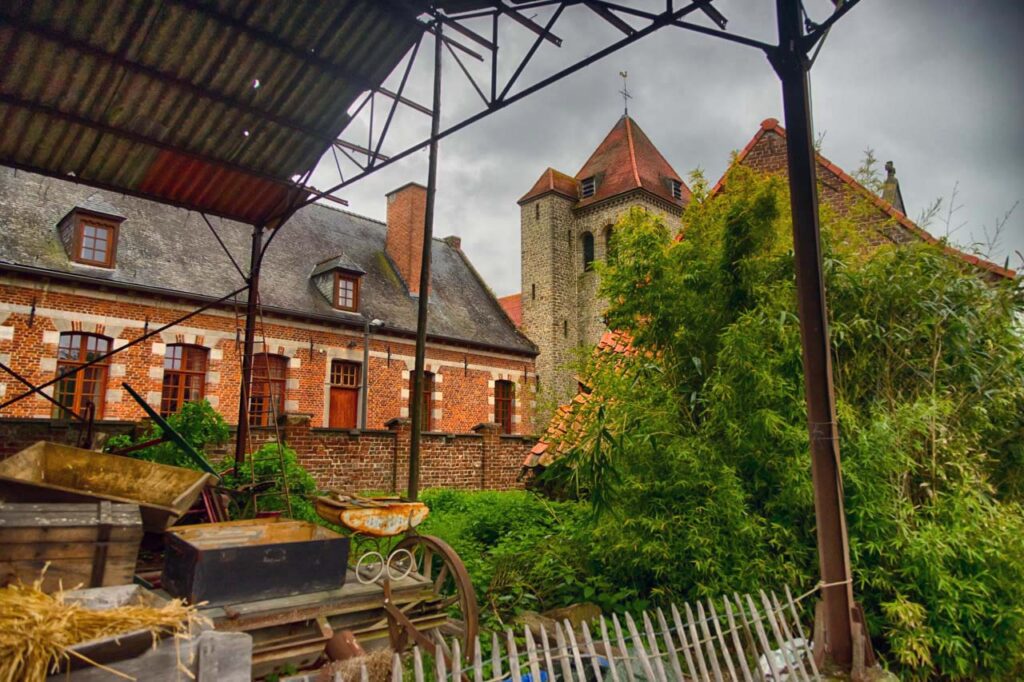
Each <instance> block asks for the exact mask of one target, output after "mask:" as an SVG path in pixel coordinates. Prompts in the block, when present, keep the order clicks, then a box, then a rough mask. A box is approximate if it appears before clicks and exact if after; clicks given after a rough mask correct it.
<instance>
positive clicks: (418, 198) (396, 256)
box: [385, 182, 427, 296]
mask: <svg viewBox="0 0 1024 682" xmlns="http://www.w3.org/2000/svg"><path fill="white" fill-rule="evenodd" d="M387 197H388V231H387V241H386V245H385V249H386V250H387V253H388V257H389V258H391V262H393V263H394V264H395V266H396V267H397V268H398V274H399V275H401V276H402V279H403V280H404V281H405V286H406V287H407V288H408V289H409V293H410V294H412V295H413V296H419V295H420V270H421V268H422V265H423V263H422V255H423V221H424V219H425V217H426V214H427V188H426V187H424V186H423V185H421V184H419V183H415V182H410V183H407V184H405V185H402V186H401V187H399V188H398V189H396V190H394V191H392V192H389V193H388V195H387Z"/></svg>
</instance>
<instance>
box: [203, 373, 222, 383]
mask: <svg viewBox="0 0 1024 682" xmlns="http://www.w3.org/2000/svg"><path fill="white" fill-rule="evenodd" d="M206 383H208V384H213V385H217V384H219V383H220V372H207V373H206Z"/></svg>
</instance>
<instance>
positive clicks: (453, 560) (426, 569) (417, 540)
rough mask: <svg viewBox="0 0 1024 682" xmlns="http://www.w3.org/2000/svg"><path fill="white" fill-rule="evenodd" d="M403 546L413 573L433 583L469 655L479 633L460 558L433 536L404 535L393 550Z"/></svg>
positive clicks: (470, 584)
mask: <svg viewBox="0 0 1024 682" xmlns="http://www.w3.org/2000/svg"><path fill="white" fill-rule="evenodd" d="M403 549H404V550H407V551H408V552H409V553H410V554H411V555H412V557H413V562H414V570H413V573H414V574H418V575H419V576H421V577H422V578H425V579H427V580H429V581H431V582H432V583H433V584H434V594H435V595H437V597H438V598H439V599H440V608H441V611H442V612H444V613H446V614H447V615H448V620H449V622H450V623H451V625H452V629H453V630H454V633H453V634H455V635H456V636H457V637H458V638H459V642H460V644H461V645H462V651H463V652H464V655H465V656H466V657H467V658H469V657H471V656H472V655H473V649H472V647H473V643H474V642H475V641H476V636H477V633H478V632H479V629H478V625H479V624H478V616H479V610H478V608H477V603H476V591H475V590H474V589H473V582H472V581H471V580H470V579H469V573H468V572H467V571H466V566H465V564H463V563H462V559H460V558H459V555H458V554H456V553H455V550H454V549H452V548H451V546H450V545H448V543H446V542H445V541H444V540H441V539H440V538H437V537H434V536H433V535H409V536H406V537H405V538H403V539H402V541H401V542H399V543H398V545H396V546H395V551H396V552H397V551H398V550H403Z"/></svg>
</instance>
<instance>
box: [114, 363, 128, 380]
mask: <svg viewBox="0 0 1024 682" xmlns="http://www.w3.org/2000/svg"><path fill="white" fill-rule="evenodd" d="M126 373H127V368H126V367H125V366H124V365H123V364H119V363H115V364H112V365H111V366H110V376H111V377H123V376H124V375H125V374H126Z"/></svg>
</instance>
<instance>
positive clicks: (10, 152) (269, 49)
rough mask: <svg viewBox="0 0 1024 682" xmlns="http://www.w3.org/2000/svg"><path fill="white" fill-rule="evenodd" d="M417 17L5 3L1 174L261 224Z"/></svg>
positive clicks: (351, 0) (292, 4)
mask: <svg viewBox="0 0 1024 682" xmlns="http://www.w3.org/2000/svg"><path fill="white" fill-rule="evenodd" d="M410 7H415V5H410ZM415 14H416V10H415V9H409V10H401V9H397V8H396V7H395V6H392V5H390V4H389V3H378V2H374V1H373V0H332V1H331V2H326V1H324V0H290V1H289V2H266V1H264V0H241V1H238V0H164V1H163V2H151V1H149V0H32V1H31V2H19V3H0V74H3V75H2V80H0V163H2V164H5V165H11V166H15V167H20V168H26V169H29V170H34V171H36V172H41V173H45V174H47V175H53V176H57V177H62V178H66V179H72V178H73V179H75V180H77V181H79V182H84V183H86V184H91V185H94V186H97V187H103V188H107V189H112V190H115V191H118V192H124V193H128V194H135V195H139V196H144V197H146V198H150V199H155V200H157V201H162V202H165V203H170V204H173V205H178V206H183V207H185V208H190V209H194V210H202V211H206V212H209V213H212V214H216V215H220V216H223V217H227V218H232V219H235V220H241V221H244V222H247V223H253V224H262V223H264V222H266V221H267V219H268V218H269V217H271V216H273V215H274V214H275V213H276V212H278V211H280V210H281V209H282V207H284V206H285V205H286V203H287V202H288V200H289V198H290V197H292V196H294V193H295V192H297V190H296V189H295V188H294V183H293V182H292V180H291V178H292V177H293V176H295V175H301V174H303V173H304V172H305V171H307V170H308V169H309V168H311V167H313V166H314V165H315V164H316V162H317V161H318V160H319V159H320V157H321V156H322V155H323V153H324V152H325V151H326V150H327V149H328V146H329V144H330V143H331V141H332V140H333V139H335V138H336V137H337V136H338V134H339V133H340V132H341V131H342V130H343V129H344V127H345V125H346V124H347V123H348V117H347V115H346V111H347V109H348V107H349V106H350V105H351V104H352V102H353V101H355V99H356V98H357V97H358V96H359V95H360V94H361V93H363V92H365V91H366V90H367V89H369V88H370V87H372V86H376V85H379V84H380V82H381V81H383V79H384V78H386V77H387V75H388V74H389V73H390V72H391V71H392V70H393V69H394V67H395V65H396V64H397V63H398V61H399V60H400V59H401V57H402V55H404V54H405V53H406V52H407V50H408V49H409V48H410V47H411V46H412V44H413V43H414V42H415V40H416V39H417V38H418V37H419V35H420V33H421V32H422V31H423V26H422V24H420V23H419V22H417V21H415ZM257 81H258V86H257Z"/></svg>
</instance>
